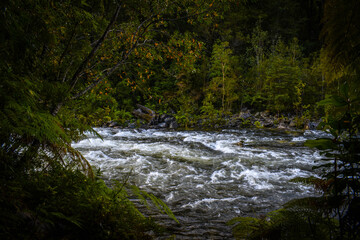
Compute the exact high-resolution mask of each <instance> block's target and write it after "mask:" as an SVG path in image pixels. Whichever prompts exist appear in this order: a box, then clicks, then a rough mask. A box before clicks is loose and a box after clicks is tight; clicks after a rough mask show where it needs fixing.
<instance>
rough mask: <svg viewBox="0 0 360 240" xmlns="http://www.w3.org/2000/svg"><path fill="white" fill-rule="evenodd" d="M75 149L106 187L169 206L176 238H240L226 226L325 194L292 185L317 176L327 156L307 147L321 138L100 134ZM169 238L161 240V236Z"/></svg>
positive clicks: (256, 132)
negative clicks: (117, 185)
mask: <svg viewBox="0 0 360 240" xmlns="http://www.w3.org/2000/svg"><path fill="white" fill-rule="evenodd" d="M95 130H96V131H97V132H98V133H99V134H100V135H101V136H102V137H103V140H101V139H100V138H98V137H96V136H93V135H88V138H87V139H84V140H82V141H80V142H77V143H74V144H73V146H74V147H75V148H76V149H78V150H80V152H82V153H83V155H84V156H85V157H86V158H87V160H88V161H89V162H90V164H91V165H92V166H93V167H94V168H100V169H101V171H102V173H103V178H104V180H105V181H111V180H113V179H115V180H122V179H124V177H125V176H127V175H128V174H129V173H130V172H131V174H130V178H129V182H130V183H132V184H136V185H137V186H138V187H139V188H141V189H142V190H146V191H147V192H149V193H153V194H154V195H155V196H157V197H158V198H160V199H162V200H163V201H164V202H165V203H166V204H167V205H168V206H169V207H170V208H171V209H172V211H173V212H174V214H175V215H176V217H177V219H178V220H179V222H180V224H176V223H175V222H174V221H172V220H170V219H169V218H168V217H162V216H159V215H156V216H155V217H156V218H158V219H159V220H160V221H163V222H164V224H165V225H167V226H168V227H169V228H170V229H171V231H172V234H174V235H176V239H232V235H231V227H229V226H227V225H226V222H227V221H228V220H230V219H232V218H233V217H237V216H257V215H260V214H265V213H266V212H268V211H272V210H275V209H276V208H279V207H281V206H282V204H284V203H286V202H287V201H289V200H291V199H294V198H301V197H306V196H314V195H315V194H317V193H316V192H315V190H314V189H313V188H312V187H311V186H307V185H302V184H299V183H292V182H289V180H291V179H293V178H295V177H308V176H311V175H314V174H315V175H316V174H317V173H316V172H314V171H313V170H312V167H313V166H315V165H318V164H319V161H320V160H321V156H320V153H319V151H317V150H314V149H310V148H307V147H304V142H305V141H306V140H307V139H315V138H317V137H325V136H327V134H326V133H324V132H320V131H304V132H290V133H289V132H285V131H275V130H262V129H241V130H223V131H219V132H205V131H168V130H154V129H152V130H146V129H112V128H97V129H95ZM160 239H161V237H160Z"/></svg>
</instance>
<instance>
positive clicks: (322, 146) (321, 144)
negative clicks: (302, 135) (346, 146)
mask: <svg viewBox="0 0 360 240" xmlns="http://www.w3.org/2000/svg"><path fill="white" fill-rule="evenodd" d="M304 145H305V146H307V147H311V148H317V149H319V150H327V149H336V144H335V143H334V142H333V141H332V140H331V139H329V138H319V139H315V140H307V141H306V142H305V144H304Z"/></svg>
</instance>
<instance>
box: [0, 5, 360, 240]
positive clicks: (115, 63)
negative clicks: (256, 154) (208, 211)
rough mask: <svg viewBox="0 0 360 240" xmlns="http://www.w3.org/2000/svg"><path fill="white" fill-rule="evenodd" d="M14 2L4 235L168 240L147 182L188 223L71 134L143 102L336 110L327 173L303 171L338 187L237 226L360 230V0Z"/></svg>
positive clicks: (242, 232)
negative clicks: (101, 164) (163, 239)
mask: <svg viewBox="0 0 360 240" xmlns="http://www.w3.org/2000/svg"><path fill="white" fill-rule="evenodd" d="M0 7H1V8H0V11H1V14H0V19H1V23H2V24H1V26H0V39H1V41H0V62H1V64H0V67H1V76H0V78H1V83H0V139H1V140H0V141H1V142H0V146H1V147H0V155H1V160H0V161H1V162H0V179H1V186H0V215H1V217H0V238H1V239H83V238H86V239H152V238H154V234H155V236H156V234H157V233H160V232H162V231H164V229H162V228H161V227H160V226H158V225H157V223H156V222H155V221H154V220H153V219H151V218H148V217H146V216H145V215H143V214H142V213H140V212H139V210H138V209H137V208H136V207H135V205H133V203H132V202H131V201H130V200H129V196H134V195H136V196H137V197H138V198H140V199H142V200H143V201H144V202H145V203H147V202H152V205H154V206H155V207H156V208H158V210H159V211H160V212H162V213H164V214H168V215H169V216H170V217H171V218H172V219H174V221H177V220H176V216H175V215H174V214H173V213H172V212H171V210H170V209H169V208H168V207H167V206H166V204H165V203H164V202H162V200H161V199H158V198H157V197H155V196H153V195H151V194H149V193H146V192H144V191H141V190H140V189H138V188H136V187H129V186H127V185H126V179H124V181H123V182H117V183H114V184H113V185H112V186H111V188H110V187H109V186H107V185H106V184H105V182H104V181H103V180H101V175H100V173H97V172H95V171H93V169H92V167H91V165H90V164H89V162H88V161H87V160H86V158H85V157H84V156H83V155H82V154H81V153H80V152H79V151H77V150H75V149H74V148H73V147H72V146H71V144H72V143H73V142H76V141H78V140H80V139H83V138H84V136H85V135H84V134H85V133H86V132H93V133H94V134H97V133H96V132H95V131H94V130H93V127H96V126H102V125H104V124H106V123H109V122H117V123H118V124H119V125H121V126H124V127H126V126H128V124H130V123H137V124H139V120H137V119H136V118H135V117H134V116H133V114H132V111H133V110H134V109H136V106H137V104H140V105H142V106H145V107H147V108H150V109H152V110H154V111H155V112H156V113H157V114H159V115H161V114H168V115H171V116H173V117H174V118H175V119H176V121H177V123H178V124H179V128H180V129H188V128H191V127H196V126H197V125H196V124H197V123H198V122H199V121H208V122H209V126H208V127H210V128H211V126H213V125H214V124H215V123H219V122H221V121H225V120H224V119H228V118H231V117H233V116H237V115H239V114H240V113H241V112H244V111H248V112H251V113H252V114H255V113H260V112H266V113H268V114H270V115H272V116H274V117H275V118H276V119H277V121H280V120H281V119H284V118H292V119H294V121H295V123H296V124H295V125H296V127H298V128H299V129H304V126H305V124H306V123H307V122H309V121H313V120H314V121H319V120H320V119H321V123H320V124H319V126H318V128H319V129H322V130H327V131H328V132H329V133H331V134H332V135H333V138H332V139H320V140H317V141H310V142H308V143H307V145H308V146H309V147H317V148H319V149H321V150H323V151H324V154H326V156H327V157H329V159H330V160H331V161H330V160H329V162H328V164H325V165H324V166H321V167H322V168H323V169H324V175H323V176H322V178H315V177H313V178H310V179H309V178H307V179H295V180H294V181H299V182H303V183H308V184H312V185H314V186H315V187H316V188H317V189H319V191H320V192H321V193H322V196H321V197H318V198H315V197H314V198H308V199H302V200H298V201H294V202H291V203H289V204H288V206H287V207H285V208H284V209H281V210H278V211H275V212H272V213H270V214H269V216H266V217H263V218H241V217H240V218H237V219H233V220H232V222H231V223H229V224H232V225H234V228H233V230H234V236H235V238H238V239H320V238H321V239H359V236H360V234H359V231H360V219H359V216H360V215H359V213H360V199H359V194H360V183H359V176H360V171H359V164H360V152H359V149H360V147H359V146H360V145H359V123H360V98H359V89H360V88H359V85H360V77H359V70H360V69H359V66H360V24H359V23H360V15H359V14H358V13H359V12H360V2H359V1H357V0H349V1H344V0H307V1H304V0H273V1H270V0H192V1H190V0H173V1H168V0H158V1H153V0H123V1H118V0H101V1H99V0H59V1H57V0H4V1H1V3H0ZM259 124H260V123H255V125H256V126H250V125H244V127H262V126H259ZM260 125H261V124H260ZM267 219H271V220H267ZM299 226H301V231H299V229H298V227H299ZM150 232H152V234H150Z"/></svg>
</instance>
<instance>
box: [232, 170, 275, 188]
mask: <svg viewBox="0 0 360 240" xmlns="http://www.w3.org/2000/svg"><path fill="white" fill-rule="evenodd" d="M239 178H243V179H244V180H246V181H247V183H248V185H250V186H251V187H253V188H255V189H258V190H265V189H266V190H269V189H272V188H274V186H273V185H272V184H271V183H269V180H270V179H271V178H273V179H276V178H277V174H275V173H271V172H269V171H266V170H265V169H260V168H259V167H258V166H253V167H252V169H247V170H245V171H243V172H241V173H240V174H239Z"/></svg>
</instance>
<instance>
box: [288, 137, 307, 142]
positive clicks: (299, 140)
mask: <svg viewBox="0 0 360 240" xmlns="http://www.w3.org/2000/svg"><path fill="white" fill-rule="evenodd" d="M306 140H307V139H306V138H304V137H294V138H293V139H292V140H291V141H292V142H305V141H306Z"/></svg>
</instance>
